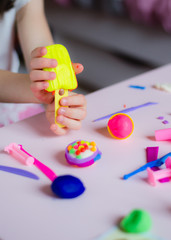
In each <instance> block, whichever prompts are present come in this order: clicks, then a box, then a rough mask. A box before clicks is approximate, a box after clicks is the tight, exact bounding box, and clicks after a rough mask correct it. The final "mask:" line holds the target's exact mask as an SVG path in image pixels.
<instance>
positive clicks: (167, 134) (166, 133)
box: [155, 128, 171, 141]
mask: <svg viewBox="0 0 171 240" xmlns="http://www.w3.org/2000/svg"><path fill="white" fill-rule="evenodd" d="M155 139H156V141H169V140H171V128H165V129H161V130H156V131H155Z"/></svg>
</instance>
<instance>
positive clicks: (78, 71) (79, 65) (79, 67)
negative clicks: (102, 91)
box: [72, 63, 84, 74]
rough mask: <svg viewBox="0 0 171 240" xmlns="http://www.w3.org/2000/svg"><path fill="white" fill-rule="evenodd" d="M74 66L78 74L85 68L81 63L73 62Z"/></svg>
mask: <svg viewBox="0 0 171 240" xmlns="http://www.w3.org/2000/svg"><path fill="white" fill-rule="evenodd" d="M72 66H73V69H74V71H75V73H76V74H79V73H81V72H82V71H83V70H84V67H83V65H82V64H80V63H72Z"/></svg>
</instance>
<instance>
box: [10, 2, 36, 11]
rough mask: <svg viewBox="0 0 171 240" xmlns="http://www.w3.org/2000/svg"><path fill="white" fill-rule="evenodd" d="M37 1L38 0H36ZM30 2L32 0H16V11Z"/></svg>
mask: <svg viewBox="0 0 171 240" xmlns="http://www.w3.org/2000/svg"><path fill="white" fill-rule="evenodd" d="M35 1H36V0H35ZM28 2H30V0H16V1H15V4H14V6H15V9H16V12H17V11H18V10H20V9H21V8H22V7H23V6H24V5H26V4H27V3H28Z"/></svg>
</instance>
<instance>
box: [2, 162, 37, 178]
mask: <svg viewBox="0 0 171 240" xmlns="http://www.w3.org/2000/svg"><path fill="white" fill-rule="evenodd" d="M0 170H1V171H4V172H9V173H13V174H16V175H19V176H23V177H28V178H32V179H35V180H38V179H39V177H38V176H36V175H35V174H33V173H31V172H29V171H26V170H22V169H19V168H13V167H7V166H3V165H0Z"/></svg>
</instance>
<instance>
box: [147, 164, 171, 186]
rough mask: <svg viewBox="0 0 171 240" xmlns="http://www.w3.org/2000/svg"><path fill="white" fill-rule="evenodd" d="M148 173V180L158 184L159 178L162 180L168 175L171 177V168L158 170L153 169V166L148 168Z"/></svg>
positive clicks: (152, 183) (154, 184) (153, 184)
mask: <svg viewBox="0 0 171 240" xmlns="http://www.w3.org/2000/svg"><path fill="white" fill-rule="evenodd" d="M147 173H148V182H149V183H150V184H151V185H152V186H156V182H157V180H160V179H163V178H166V177H171V169H170V168H165V169H161V170H158V171H153V170H152V169H151V168H147Z"/></svg>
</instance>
